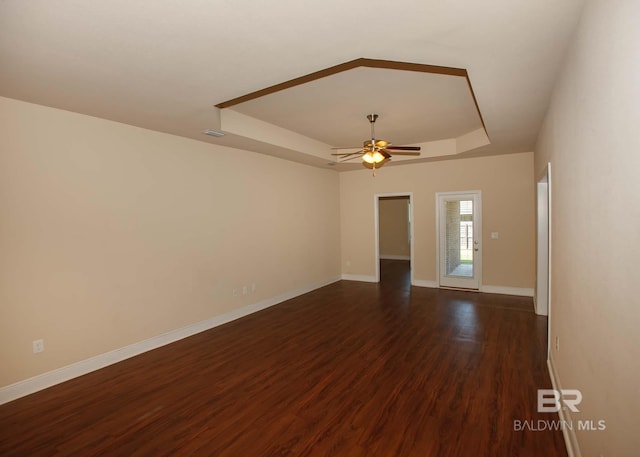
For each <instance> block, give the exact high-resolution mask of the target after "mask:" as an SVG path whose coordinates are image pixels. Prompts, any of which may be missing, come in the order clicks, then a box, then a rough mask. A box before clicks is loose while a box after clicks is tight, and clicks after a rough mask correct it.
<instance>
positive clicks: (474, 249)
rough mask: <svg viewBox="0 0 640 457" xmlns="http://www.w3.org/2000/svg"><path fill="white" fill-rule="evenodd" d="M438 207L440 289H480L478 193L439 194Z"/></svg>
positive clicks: (480, 237) (480, 263)
mask: <svg viewBox="0 0 640 457" xmlns="http://www.w3.org/2000/svg"><path fill="white" fill-rule="evenodd" d="M436 197H437V204H438V210H437V211H438V245H439V249H438V259H439V260H438V269H439V276H440V277H439V285H440V286H441V287H459V288H463V289H480V278H481V269H482V257H481V255H482V251H481V242H482V233H481V228H482V218H481V200H480V192H459V193H458V192H456V193H452V192H442V193H438V194H436Z"/></svg>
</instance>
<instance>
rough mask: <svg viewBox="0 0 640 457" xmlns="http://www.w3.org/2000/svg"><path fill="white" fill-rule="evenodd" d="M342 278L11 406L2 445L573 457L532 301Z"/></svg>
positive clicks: (51, 449)
mask: <svg viewBox="0 0 640 457" xmlns="http://www.w3.org/2000/svg"><path fill="white" fill-rule="evenodd" d="M408 277H409V276H408V269H407V262H402V261H385V263H384V264H383V268H382V282H381V284H368V283H358V282H348V281H341V282H338V283H335V284H332V285H329V286H327V287H323V288H322V289H319V290H317V291H314V292H311V293H309V294H306V295H303V296H301V297H298V298H296V299H293V300H290V301H287V302H285V303H282V304H280V305H277V306H275V307H272V308H269V309H267V310H264V311H262V312H259V313H256V314H253V315H251V316H248V317H246V318H243V319H240V320H237V321H234V322H232V323H229V324H227V325H224V326H221V327H218V328H215V329H212V330H209V331H206V332H203V333H201V334H198V335H195V336H193V337H191V338H187V339H185V340H182V341H179V342H177V343H174V344H171V345H169V346H165V347H163V348H160V349H157V350H154V351H151V352H148V353H145V354H142V355H140V356H138V357H135V358H132V359H129V360H126V361H124V362H121V363H118V364H116V365H113V366H110V367H107V368H105V369H102V370H99V371H97V372H94V373H90V374H88V375H85V376H82V377H80V378H77V379H74V380H71V381H69V382H66V383H64V384H60V385H58V386H54V387H52V388H50V389H47V390H45V391H42V392H38V393H36V394H33V395H30V396H28V397H24V398H22V399H19V400H16V401H14V402H11V403H8V404H6V405H3V406H0V455H1V456H4V457H7V456H20V457H25V456H29V457H33V456H98V455H100V456H154V457H157V456H220V457H228V456H233V457H258V456H350V457H351V456H353V457H357V456H367V457H371V456H383V457H387V456H393V457H396V456H420V457H431V456H432V457H447V456H451V457H454V456H456V457H457V456H462V457H465V456H473V457H482V456H487V457H489V456H491V457H500V456H514V457H515V456H518V457H529V456H545V457H551V456H566V455H567V454H566V451H565V448H564V442H563V439H562V433H561V432H560V431H546V432H536V431H515V430H514V420H534V421H537V420H539V419H542V420H557V416H556V415H553V414H548V413H547V414H540V413H537V412H536V401H537V400H536V389H543V388H551V383H550V381H549V376H548V374H547V369H546V364H545V352H544V349H545V345H546V344H545V338H546V319H545V318H543V317H538V316H535V315H534V313H533V311H532V310H533V305H532V301H531V299H526V298H518V297H509V296H500V295H489V294H477V293H471V292H460V291H446V290H437V289H428V288H417V287H410V286H409V284H408Z"/></svg>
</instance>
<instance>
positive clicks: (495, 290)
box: [480, 286, 533, 297]
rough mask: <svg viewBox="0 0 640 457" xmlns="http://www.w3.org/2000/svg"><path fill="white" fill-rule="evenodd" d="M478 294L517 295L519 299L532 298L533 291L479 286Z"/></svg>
mask: <svg viewBox="0 0 640 457" xmlns="http://www.w3.org/2000/svg"><path fill="white" fill-rule="evenodd" d="M480 292H485V293H487V294H503V295H519V296H521V297H533V289H528V288H524V287H507V286H480Z"/></svg>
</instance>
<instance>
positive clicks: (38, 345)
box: [32, 340, 44, 354]
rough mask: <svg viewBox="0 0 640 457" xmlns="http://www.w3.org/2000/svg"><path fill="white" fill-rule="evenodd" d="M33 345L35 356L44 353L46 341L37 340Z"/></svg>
mask: <svg viewBox="0 0 640 457" xmlns="http://www.w3.org/2000/svg"><path fill="white" fill-rule="evenodd" d="M32 344H33V353H34V354H38V353H39V352H42V351H44V340H35V341H34V342H33V343H32Z"/></svg>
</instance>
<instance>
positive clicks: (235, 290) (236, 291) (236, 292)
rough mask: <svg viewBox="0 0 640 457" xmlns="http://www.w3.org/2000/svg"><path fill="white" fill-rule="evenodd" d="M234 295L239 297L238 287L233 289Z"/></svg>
mask: <svg viewBox="0 0 640 457" xmlns="http://www.w3.org/2000/svg"><path fill="white" fill-rule="evenodd" d="M233 296H234V297H237V296H238V289H233Z"/></svg>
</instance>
